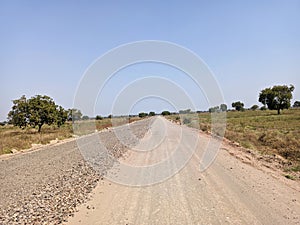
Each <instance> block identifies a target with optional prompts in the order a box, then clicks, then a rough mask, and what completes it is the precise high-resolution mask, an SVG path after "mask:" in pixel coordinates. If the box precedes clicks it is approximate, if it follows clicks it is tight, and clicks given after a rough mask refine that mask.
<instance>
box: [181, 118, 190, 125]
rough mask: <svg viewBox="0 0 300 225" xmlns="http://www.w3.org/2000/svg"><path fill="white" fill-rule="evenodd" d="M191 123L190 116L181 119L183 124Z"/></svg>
mask: <svg viewBox="0 0 300 225" xmlns="http://www.w3.org/2000/svg"><path fill="white" fill-rule="evenodd" d="M189 123H191V119H190V118H184V119H183V124H189Z"/></svg>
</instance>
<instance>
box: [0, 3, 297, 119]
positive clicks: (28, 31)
mask: <svg viewBox="0 0 300 225" xmlns="http://www.w3.org/2000/svg"><path fill="white" fill-rule="evenodd" d="M0 30H1V35H0V75H1V89H0V94H1V99H0V120H4V119H6V116H7V113H8V111H9V110H10V108H11V106H12V103H11V100H12V99H16V98H19V97H20V96H21V95H23V94H25V95H26V96H27V97H30V96H32V95H35V94H47V95H49V96H51V97H52V98H54V100H55V101H56V102H57V103H58V104H60V105H62V106H64V107H65V108H70V107H71V106H72V103H73V97H74V93H75V91H76V87H77V85H78V83H79V81H80V78H81V77H82V75H83V73H84V71H85V70H86V68H87V67H88V66H89V65H90V64H91V63H92V62H93V61H94V60H95V59H96V58H97V57H99V56H101V55H102V54H104V53H105V52H106V51H108V50H110V49H112V48H114V47H117V46H118V45H121V44H125V43H127V42H132V41H139V40H149V39H150V40H164V41H170V42H174V43H177V44H179V45H182V46H185V47H187V48H189V49H191V50H192V51H194V52H195V53H196V54H198V55H199V56H200V57H201V58H202V59H203V60H204V61H205V62H206V63H207V64H208V66H209V67H210V68H211V70H212V71H213V73H214V74H215V77H216V79H217V80H218V82H219V84H220V86H221V88H222V91H223V93H224V98H225V102H226V103H227V104H228V105H230V104H231V102H232V101H235V100H241V101H243V102H244V103H245V105H246V107H250V106H251V105H253V104H258V102H257V98H258V93H259V91H260V90H261V89H262V88H265V87H269V86H272V85H274V84H294V85H295V87H296V89H295V91H294V99H293V101H292V102H294V100H296V99H297V100H300V1H295V0H282V1H276V0H275V1H264V0H262V1H258V0H257V1H255V0H254V1H230V0H229V1H30V0H28V1H14V0H8V1H4V0H2V1H0ZM145 68H146V67H145ZM137 70H139V69H137ZM170 71H171V70H170ZM141 73H143V74H141V76H142V75H146V74H149V71H148V70H147V71H146V70H145V71H141ZM165 73H166V74H165V76H166V77H168V76H169V77H170V76H171V75H170V74H168V72H167V70H165ZM152 75H159V74H152ZM135 77H138V75H135ZM124 79H125V78H124ZM174 79H175V81H176V78H174ZM125 80H126V79H125ZM127 81H130V79H128V80H127ZM125 83H126V82H125ZM184 84H188V83H185V82H183V85H184ZM118 88H120V87H119V86H118V85H114V84H112V86H111V89H110V90H111V91H112V92H117V89H118ZM190 94H191V95H192V97H193V98H195V99H196V98H198V97H197V96H196V94H195V93H194V94H193V92H191V93H190ZM107 95H109V93H108V94H107ZM200 99H201V98H200ZM150 103H151V101H150V102H148V103H147V104H148V105H149V104H150ZM152 103H153V106H152V108H151V109H153V110H157V111H159V110H161V109H162V108H163V107H164V106H163V105H160V104H163V103H159V101H157V102H156V103H154V102H152ZM98 104H99V105H100V106H99V114H107V113H109V107H106V104H107V103H105V102H103V104H102V102H99V103H98ZM155 104H157V105H155ZM198 107H199V109H207V108H205V107H206V105H205V104H204V105H201V104H199V106H198ZM140 109H141V108H139V107H137V109H136V110H140ZM145 110H146V111H147V110H148V108H147V109H145ZM149 110H150V108H149Z"/></svg>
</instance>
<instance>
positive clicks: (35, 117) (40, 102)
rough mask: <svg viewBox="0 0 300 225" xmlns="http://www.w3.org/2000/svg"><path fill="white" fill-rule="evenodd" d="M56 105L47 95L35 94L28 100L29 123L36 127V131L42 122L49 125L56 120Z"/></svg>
mask: <svg viewBox="0 0 300 225" xmlns="http://www.w3.org/2000/svg"><path fill="white" fill-rule="evenodd" d="M56 107H57V106H56V105H55V102H54V101H53V99H52V98H50V97H49V96H46V95H44V96H42V95H36V96H34V97H31V98H30V99H29V100H28V113H29V124H30V126H32V127H38V132H41V128H42V126H43V125H44V124H48V125H51V124H53V123H55V122H56V119H57V111H56Z"/></svg>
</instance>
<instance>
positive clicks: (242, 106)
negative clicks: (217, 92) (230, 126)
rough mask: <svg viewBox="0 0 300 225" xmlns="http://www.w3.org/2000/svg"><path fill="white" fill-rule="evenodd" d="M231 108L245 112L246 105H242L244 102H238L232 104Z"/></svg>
mask: <svg viewBox="0 0 300 225" xmlns="http://www.w3.org/2000/svg"><path fill="white" fill-rule="evenodd" d="M231 106H232V107H234V108H235V110H237V111H243V110H244V103H242V102H240V101H238V102H233V103H232V104H231Z"/></svg>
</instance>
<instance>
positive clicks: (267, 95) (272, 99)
mask: <svg viewBox="0 0 300 225" xmlns="http://www.w3.org/2000/svg"><path fill="white" fill-rule="evenodd" d="M294 89H295V87H294V86H293V85H290V86H289V87H288V86H287V85H275V86H273V87H272V88H265V89H263V90H262V91H261V92H260V93H259V98H258V101H259V102H261V103H262V104H264V105H267V106H268V109H270V110H277V113H278V114H280V110H283V109H288V108H290V106H291V99H292V97H293V95H292V92H293V91H294Z"/></svg>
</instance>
